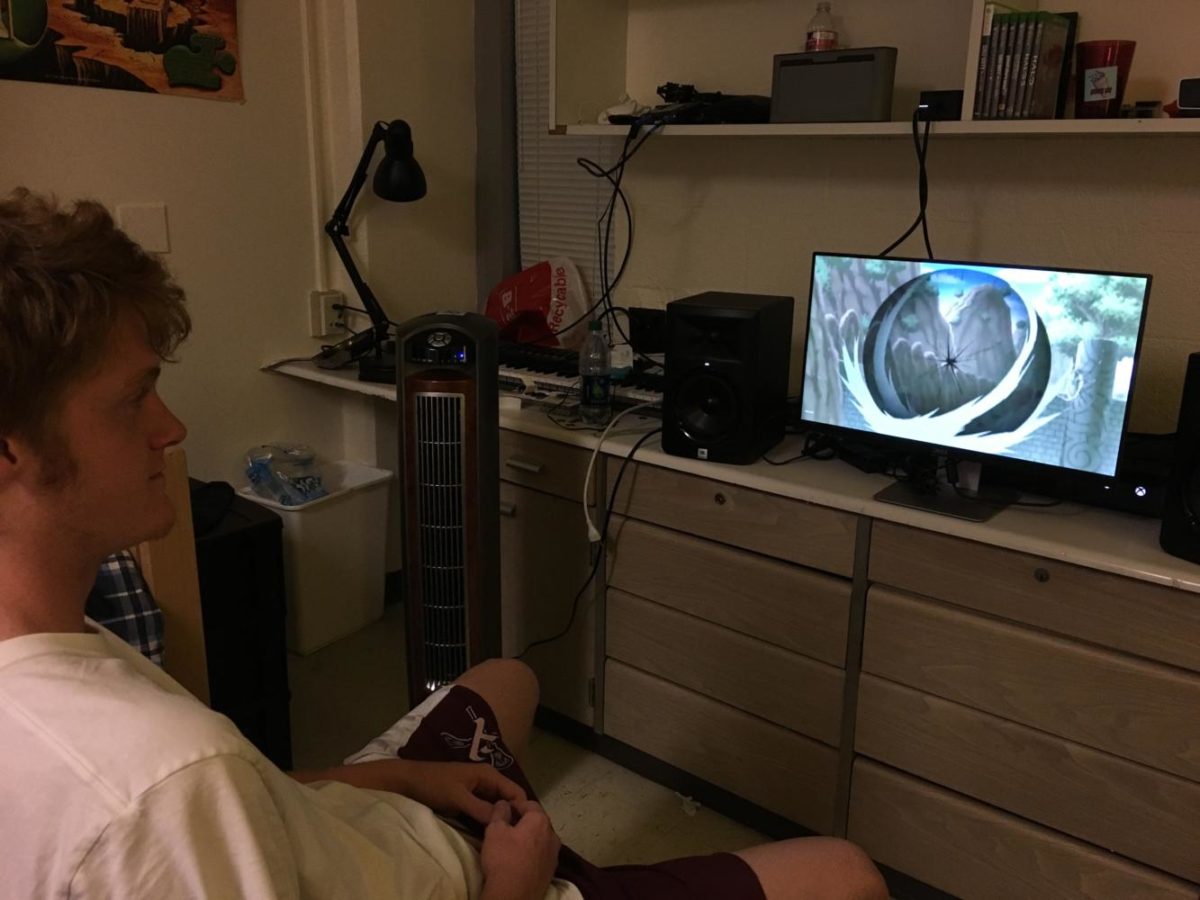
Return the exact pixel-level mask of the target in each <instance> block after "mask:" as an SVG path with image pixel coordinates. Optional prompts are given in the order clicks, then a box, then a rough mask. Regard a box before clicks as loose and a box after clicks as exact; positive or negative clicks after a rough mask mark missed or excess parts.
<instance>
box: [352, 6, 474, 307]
mask: <svg viewBox="0 0 1200 900" xmlns="http://www.w3.org/2000/svg"><path fill="white" fill-rule="evenodd" d="M359 42H360V48H361V53H362V91H363V129H364V135H365V134H366V132H367V131H368V130H369V129H370V127H371V125H372V124H373V123H374V122H375V121H376V120H384V121H388V120H391V119H404V120H405V121H407V122H408V123H409V125H411V126H412V130H413V144H414V153H415V155H416V158H417V160H418V161H419V162H420V163H421V168H422V169H424V171H425V178H426V180H427V182H428V184H429V193H428V194H427V195H426V196H425V197H424V198H423V199H422V200H420V201H417V202H415V203H411V204H395V203H388V202H386V201H383V200H379V199H378V198H377V197H375V196H373V195H371V196H367V194H369V193H370V192H369V191H367V192H364V200H363V202H362V210H363V214H364V215H365V216H369V217H370V222H369V226H368V227H369V232H368V238H367V248H366V256H367V259H368V260H369V262H370V271H371V287H372V289H373V290H374V291H375V293H376V295H377V296H378V297H379V300H380V303H382V304H383V306H384V308H385V309H386V310H387V311H388V314H389V315H390V316H391V318H393V319H395V320H397V321H402V320H404V319H407V318H410V317H412V316H414V315H417V314H419V313H424V312H430V311H432V310H441V309H459V310H461V309H474V308H475V43H474V4H473V3H419V2H415V0H407V2H403V3H382V2H374V3H362V4H360V10H359Z"/></svg>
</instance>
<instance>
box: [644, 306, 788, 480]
mask: <svg viewBox="0 0 1200 900" xmlns="http://www.w3.org/2000/svg"><path fill="white" fill-rule="evenodd" d="M792 305H793V303H792V298H791V297H772V296H764V295H760V294H726V293H719V292H716V291H709V292H708V293H704V294H697V295H696V296H694V297H685V298H683V299H682V300H675V301H672V302H671V303H668V304H667V323H666V332H667V340H666V344H667V347H666V359H665V368H666V381H665V385H664V388H663V437H662V446H663V450H664V451H665V452H667V453H670V454H673V455H675V456H689V457H691V458H693V459H706V460H710V461H712V462H723V463H739V464H743V465H745V464H748V463H752V462H755V461H756V460H758V459H759V457H761V456H762V455H763V454H764V453H765V452H766V451H767V450H768V449H770V448H771V447H773V446H774V445H775V444H777V443H778V442H779V441H780V440H781V439H782V438H783V434H784V426H785V424H786V409H787V383H788V361H789V359H790V357H791V347H792Z"/></svg>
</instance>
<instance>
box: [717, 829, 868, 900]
mask: <svg viewBox="0 0 1200 900" xmlns="http://www.w3.org/2000/svg"><path fill="white" fill-rule="evenodd" d="M737 855H738V856H740V857H741V858H742V859H744V860H745V861H746V862H747V863H749V865H750V868H752V869H753V870H754V874H755V875H757V876H758V880H759V883H760V884H762V886H763V893H765V894H766V895H767V900H887V896H888V891H887V885H886V884H884V881H883V877H882V876H881V875H880V874H879V871H878V870H877V869H876V868H875V865H874V863H872V862H871V859H870V857H868V856H867V854H866V853H864V852H863V851H862V849H861V848H859V847H857V846H856V845H854V844H851V843H850V842H849V841H842V840H838V839H837V838H826V837H812V838H796V839H794V840H790V841H779V842H778V843H774V844H762V845H760V846H757V847H749V848H747V849H745V850H739V851H738V853H737Z"/></svg>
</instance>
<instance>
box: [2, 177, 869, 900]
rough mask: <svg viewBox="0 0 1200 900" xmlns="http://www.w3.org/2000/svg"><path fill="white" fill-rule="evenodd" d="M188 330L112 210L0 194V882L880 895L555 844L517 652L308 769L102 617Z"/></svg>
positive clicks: (159, 501)
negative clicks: (99, 604)
mask: <svg viewBox="0 0 1200 900" xmlns="http://www.w3.org/2000/svg"><path fill="white" fill-rule="evenodd" d="M189 328H190V322H189V318H188V315H187V312H186V310H185V308H184V304H183V295H182V292H181V291H180V289H179V288H178V287H177V286H176V285H174V284H173V283H172V282H171V280H170V278H169V276H168V275H167V273H166V272H165V270H164V269H163V268H162V266H161V265H160V264H159V263H158V261H157V260H155V259H154V258H152V257H150V256H148V255H147V254H145V253H144V252H142V251H141V250H140V249H139V248H138V247H137V246H136V245H135V244H134V243H133V242H131V241H130V240H129V239H128V238H127V237H126V236H125V235H124V234H122V233H121V232H120V231H119V230H118V229H117V228H116V227H115V226H114V225H113V222H112V219H111V218H110V217H109V215H108V213H107V212H106V211H105V210H104V209H103V208H102V207H100V206H99V205H97V204H94V203H79V204H77V205H76V206H74V207H73V208H63V207H59V206H58V205H57V204H55V203H54V202H53V201H50V200H47V199H44V198H41V197H38V196H36V195H33V194H30V193H28V192H24V191H18V192H16V193H14V194H13V195H11V196H10V197H8V198H5V199H0V847H3V853H2V854H0V885H2V886H3V887H2V888H0V893H3V894H4V895H5V896H14V897H22V898H34V897H51V896H53V897H63V896H83V897H93V896H94V897H122V898H138V897H154V898H166V897H170V898H177V897H178V898H182V897H197V898H210V897H211V898H220V900H224V898H238V897H248V898H275V897H348V898H374V897H380V898H439V900H440V898H445V900H450V898H465V897H470V898H478V900H543V898H574V900H577V898H580V897H582V898H586V900H610V898H618V897H619V898H626V900H638V898H646V900H650V898H654V900H675V898H680V900H682V898H685V897H689V898H690V897H695V898H709V897H710V898H713V900H717V898H719V900H743V898H744V900H763V898H767V900H793V898H800V897H817V898H825V897H829V898H834V897H847V898H870V900H874V898H882V897H885V896H886V891H885V890H884V887H883V884H882V881H881V880H880V878H879V875H878V873H876V872H875V870H874V868H873V867H872V865H871V863H870V862H869V860H867V859H866V857H865V855H864V854H863V853H862V852H861V851H859V850H858V849H857V848H855V847H853V846H852V845H850V844H846V843H844V842H841V841H835V840H831V839H823V838H814V839H807V840H798V841H788V842H782V843H778V844H772V845H767V846H763V847H756V848H751V849H749V850H744V851H740V852H739V853H737V854H716V855H714V856H710V857H703V858H695V859H690V860H678V861H673V862H669V863H663V864H660V865H658V866H634V867H620V868H616V869H598V868H596V867H594V866H591V865H589V864H588V863H586V862H585V861H583V860H582V859H580V858H579V857H578V856H577V855H575V854H573V853H571V852H570V851H569V850H566V849H565V848H560V845H559V841H558V838H557V837H556V836H555V834H554V831H553V829H552V827H551V825H550V822H549V820H548V818H547V817H546V815H545V813H544V812H543V811H542V810H541V808H540V807H539V806H538V804H537V803H536V802H535V801H534V799H533V795H532V791H531V789H530V787H529V785H528V782H527V781H526V780H525V777H524V775H523V774H522V773H521V770H520V765H519V763H518V762H517V760H518V759H519V757H520V755H521V752H522V749H523V747H524V744H525V741H526V738H527V737H528V733H529V728H530V725H531V722H532V717H533V710H534V707H535V705H536V703H537V684H536V681H535V680H534V679H533V676H532V674H531V673H530V672H529V670H528V669H527V668H526V667H524V666H523V665H522V664H520V663H517V662H515V661H507V660H500V661H492V662H489V663H485V664H484V665H482V666H478V667H476V668H475V669H472V670H471V671H469V672H467V673H466V674H465V675H464V676H463V677H462V678H461V679H459V682H458V683H457V684H456V685H455V686H453V687H451V688H447V689H443V690H442V691H440V692H438V693H437V694H435V695H434V696H433V697H431V698H430V699H429V700H428V701H426V703H424V704H422V706H421V707H419V708H418V709H417V710H414V711H413V712H412V713H410V714H409V715H408V716H406V717H405V718H404V719H402V720H401V721H400V722H399V723H397V724H396V726H394V727H393V728H392V729H390V730H389V731H388V732H387V733H386V734H385V735H383V736H382V737H381V738H380V739H379V740H378V741H374V742H372V744H370V745H368V747H367V748H364V750H363V751H362V752H361V753H359V754H357V755H356V756H355V757H353V763H354V764H352V765H344V766H339V767H335V768H333V769H329V770H326V771H323V772H315V773H297V774H295V775H291V776H289V775H288V774H286V773H284V772H281V771H280V770H279V769H277V768H275V767H274V766H273V765H272V764H271V763H270V762H269V761H268V760H267V759H266V758H265V757H263V756H262V754H260V753H259V752H258V751H257V750H256V749H255V748H254V747H253V746H252V745H250V744H249V743H248V742H247V741H246V740H245V739H244V738H243V737H242V736H241V735H240V734H239V733H238V732H237V730H236V729H235V728H234V727H233V725H232V723H230V722H229V721H228V720H227V719H225V718H224V717H222V716H220V715H217V714H215V713H213V712H212V711H210V710H209V709H207V708H206V707H204V706H203V705H202V704H200V703H199V702H198V701H196V700H195V699H194V698H193V697H191V695H189V694H188V693H187V692H186V691H185V690H183V688H181V687H180V686H179V685H178V684H176V683H175V682H174V681H173V680H172V679H171V678H169V677H168V676H166V675H165V674H164V673H162V672H161V671H160V670H159V669H157V668H156V667H155V666H154V665H152V664H151V663H149V662H148V661H147V660H145V659H144V658H143V657H142V656H141V655H140V654H138V653H137V652H136V651H134V650H133V649H131V648H129V647H128V646H126V645H124V644H123V643H121V642H120V641H119V640H118V639H116V638H115V637H114V636H113V635H112V634H111V633H109V632H106V631H104V630H103V629H100V628H99V627H98V626H96V625H95V624H94V623H92V622H89V621H88V620H86V619H85V617H84V614H83V608H84V603H85V600H86V598H87V595H88V590H89V588H90V586H91V585H92V583H93V581H94V579H95V577H96V572H97V569H98V567H99V565H100V562H101V561H102V560H103V559H104V558H105V557H106V556H107V555H108V554H110V553H112V552H113V551H115V550H118V549H121V548H123V547H128V546H131V545H133V544H136V543H138V542H140V541H143V540H146V539H148V538H153V537H155V536H160V535H162V534H164V533H166V532H167V531H168V530H169V529H170V527H171V525H172V523H173V521H174V511H173V510H172V508H171V505H170V503H169V501H168V500H167V496H166V493H165V490H164V483H163V476H162V472H163V465H164V463H163V460H164V452H165V451H166V449H167V448H168V447H170V446H171V445H173V444H176V443H178V442H180V441H182V440H183V438H184V435H185V433H186V432H185V429H184V426H183V424H182V423H181V422H180V421H179V420H178V419H176V418H175V416H174V415H172V413H171V412H170V410H168V409H167V407H166V405H165V404H164V403H163V401H162V399H161V398H160V397H159V395H158V393H157V389H156V383H157V380H158V377H159V373H160V371H161V366H162V362H163V361H164V360H166V359H168V358H169V357H170V355H171V353H172V352H173V351H174V349H175V348H176V346H177V345H178V343H179V342H180V341H182V340H183V339H184V337H186V335H187V333H188V330H189ZM167 640H168V641H169V640H170V635H167ZM435 811H436V813H435ZM438 813H440V814H441V815H440V816H439V815H438ZM443 816H444V817H445V818H443Z"/></svg>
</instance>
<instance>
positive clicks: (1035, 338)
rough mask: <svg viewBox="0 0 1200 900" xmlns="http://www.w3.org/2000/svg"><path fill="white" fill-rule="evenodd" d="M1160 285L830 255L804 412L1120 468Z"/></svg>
mask: <svg viewBox="0 0 1200 900" xmlns="http://www.w3.org/2000/svg"><path fill="white" fill-rule="evenodd" d="M1148 287H1149V279H1147V278H1146V277H1144V276H1134V275H1110V274H1096V273H1087V272H1072V271H1063V270H1045V269H1028V268H1006V267H1004V266H994V265H967V264H963V263H944V262H922V261H913V260H898V259H877V258H863V257H850V256H833V255H825V254H817V255H816V257H815V260H814V265H813V289H812V299H811V306H810V310H809V330H808V349H807V353H806V355H805V364H804V386H803V394H802V398H801V417H802V419H803V420H804V421H805V422H809V423H814V424H818V425H820V424H824V425H834V426H838V427H840V428H849V429H855V430H858V431H864V432H868V433H871V434H879V435H887V436H891V437H897V438H903V439H905V440H911V441H920V442H923V443H927V444H933V445H935V446H937V447H945V448H955V449H959V450H964V451H968V452H970V453H976V454H992V455H998V456H1003V457H1007V458H1011V459H1017V460H1024V461H1027V462H1034V463H1042V464H1045V465H1051V466H1060V467H1066V468H1069V469H1075V470H1079V471H1084V472H1092V473H1096V474H1100V475H1110V476H1111V475H1113V474H1115V472H1116V465H1117V453H1118V450H1119V447H1120V441H1121V433H1122V430H1123V428H1124V424H1125V411H1126V406H1127V405H1128V402H1129V391H1130V385H1131V379H1132V375H1133V361H1134V356H1135V353H1136V350H1137V346H1136V345H1137V342H1138V335H1139V333H1140V330H1141V322H1142V312H1143V307H1144V305H1145V301H1146V293H1147V290H1148Z"/></svg>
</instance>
